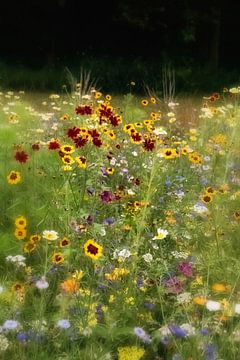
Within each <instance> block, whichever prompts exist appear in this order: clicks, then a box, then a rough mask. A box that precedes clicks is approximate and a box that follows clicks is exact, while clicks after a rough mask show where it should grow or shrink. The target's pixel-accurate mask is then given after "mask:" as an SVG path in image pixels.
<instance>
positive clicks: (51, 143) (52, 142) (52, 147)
mask: <svg viewBox="0 0 240 360" xmlns="http://www.w3.org/2000/svg"><path fill="white" fill-rule="evenodd" d="M59 148H60V144H59V142H58V141H57V140H50V141H49V143H48V149H49V150H56V149H59Z"/></svg>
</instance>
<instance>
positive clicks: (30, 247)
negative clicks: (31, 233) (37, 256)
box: [23, 240, 37, 254]
mask: <svg viewBox="0 0 240 360" xmlns="http://www.w3.org/2000/svg"><path fill="white" fill-rule="evenodd" d="M36 247H37V244H36V242H35V241H31V240H30V241H28V242H27V243H26V244H25V245H24V247H23V251H24V252H25V253H29V254H30V253H31V252H32V251H34V250H35V249H36Z"/></svg>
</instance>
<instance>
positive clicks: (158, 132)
mask: <svg viewBox="0 0 240 360" xmlns="http://www.w3.org/2000/svg"><path fill="white" fill-rule="evenodd" d="M153 132H154V134H156V135H167V131H166V130H164V129H163V128H162V127H157V128H155V129H154V130H153Z"/></svg>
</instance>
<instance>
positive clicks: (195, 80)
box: [0, 0, 240, 93]
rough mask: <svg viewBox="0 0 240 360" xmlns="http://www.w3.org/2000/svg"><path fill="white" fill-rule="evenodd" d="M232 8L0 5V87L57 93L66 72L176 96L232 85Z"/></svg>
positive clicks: (235, 66) (238, 6) (164, 2)
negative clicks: (165, 85) (169, 85)
mask: <svg viewBox="0 0 240 360" xmlns="http://www.w3.org/2000/svg"><path fill="white" fill-rule="evenodd" d="M239 20H240V2H238V1H232V0H230V1H206V0H202V1H195V0H184V1H178V0H170V1H169V0H149V1H143V0H121V1H120V0H119V1H118V0H112V1H110V0H105V1H98V2H96V3H95V2H91V1H81V0H22V1H13V0H12V1H11V0H9V1H6V0H1V2H0V40H1V46H0V87H1V88H5V87H7V88H23V89H30V90H41V91H43V90H49V89H59V87H61V86H62V85H63V84H64V83H65V82H66V81H67V80H66V69H68V70H69V71H70V72H71V73H72V74H74V76H76V77H78V76H79V73H80V69H85V71H91V74H92V76H93V77H94V78H95V79H97V83H98V85H99V87H100V88H102V89H103V90H105V89H106V91H108V92H110V91H112V92H116V91H118V92H119V91H125V92H126V91H127V89H128V86H129V84H130V82H132V81H134V82H135V83H136V87H135V89H136V91H137V92H141V91H142V90H143V88H144V86H145V85H147V86H148V87H150V88H152V89H155V90H158V91H161V87H162V76H163V72H164V71H165V72H166V69H168V70H167V71H173V72H174V77H175V81H176V89H177V90H178V91H182V92H189V93H193V92H196V93H198V92H204V91H206V90H208V91H212V90H220V88H221V87H223V86H230V85H234V84H238V81H239V78H240V76H239V74H240V69H239V67H240V64H239V56H240V55H239V54H240V52H239V49H238V47H239V45H238V40H237V36H238V27H239V23H240V22H239Z"/></svg>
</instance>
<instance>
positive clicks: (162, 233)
mask: <svg viewBox="0 0 240 360" xmlns="http://www.w3.org/2000/svg"><path fill="white" fill-rule="evenodd" d="M167 235H168V231H167V230H164V229H161V228H158V229H157V235H156V236H154V238H153V240H162V239H165V237H166V236H167Z"/></svg>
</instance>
